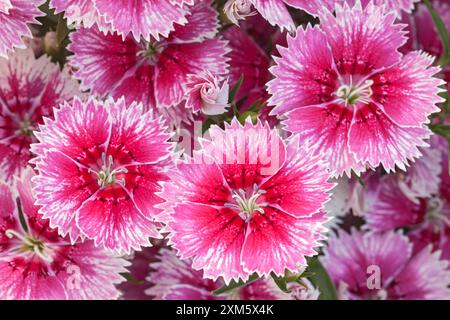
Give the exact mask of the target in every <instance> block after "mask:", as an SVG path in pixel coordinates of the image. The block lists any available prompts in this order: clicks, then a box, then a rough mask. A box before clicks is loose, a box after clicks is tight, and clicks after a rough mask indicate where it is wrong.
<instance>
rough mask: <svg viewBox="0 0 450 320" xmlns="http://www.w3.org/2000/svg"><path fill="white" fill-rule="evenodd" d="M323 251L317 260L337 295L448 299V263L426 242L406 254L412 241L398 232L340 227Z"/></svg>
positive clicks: (360, 297)
mask: <svg viewBox="0 0 450 320" xmlns="http://www.w3.org/2000/svg"><path fill="white" fill-rule="evenodd" d="M324 251H325V255H324V256H323V257H322V262H323V263H324V265H325V267H326V268H327V271H328V273H329V274H330V276H331V278H332V279H333V281H334V283H335V285H336V286H337V287H338V289H339V291H341V294H343V296H341V298H349V299H389V300H423V299H442V300H448V299H449V298H450V289H449V286H450V270H449V269H447V267H448V261H445V260H442V259H440V252H439V251H436V252H433V253H432V252H431V245H430V246H427V247H425V248H424V249H422V250H421V251H419V252H417V253H415V254H412V244H411V243H410V242H409V240H408V238H407V237H406V236H404V235H402V234H401V233H398V232H394V231H388V232H385V233H363V232H359V231H356V230H353V231H352V232H351V233H350V234H348V233H346V232H345V231H340V232H339V233H338V236H336V237H334V238H332V239H330V240H329V243H328V246H327V247H326V248H325V250H324Z"/></svg>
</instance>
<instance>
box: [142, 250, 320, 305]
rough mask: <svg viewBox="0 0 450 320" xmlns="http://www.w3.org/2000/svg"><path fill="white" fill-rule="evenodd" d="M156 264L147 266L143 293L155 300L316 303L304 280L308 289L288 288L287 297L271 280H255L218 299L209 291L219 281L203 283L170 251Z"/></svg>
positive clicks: (163, 252) (315, 294)
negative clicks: (148, 272)
mask: <svg viewBox="0 0 450 320" xmlns="http://www.w3.org/2000/svg"><path fill="white" fill-rule="evenodd" d="M157 258H158V259H159V261H158V262H154V263H151V264H150V266H151V268H152V271H151V272H150V274H149V276H148V278H147V280H148V281H149V282H150V283H152V284H153V285H152V286H151V287H150V288H149V289H148V290H147V291H146V293H147V294H148V295H150V296H152V297H153V298H154V299H156V300H223V299H227V300H228V299H233V300H291V299H296V300H316V299H317V298H318V296H319V292H318V290H317V289H315V288H314V287H312V285H310V283H309V282H308V281H307V280H305V279H304V282H305V285H307V286H308V288H305V287H303V286H300V285H298V284H295V285H292V284H291V285H290V286H289V289H290V290H291V292H290V293H284V292H282V291H281V290H280V289H279V288H278V287H277V285H276V284H275V282H274V281H273V280H272V279H271V278H268V279H259V280H256V281H254V282H251V283H250V284H248V285H246V286H243V287H239V288H237V289H235V290H233V291H231V292H227V293H225V294H222V295H220V296H217V295H214V294H213V291H214V290H216V289H219V288H220V287H221V286H222V285H223V282H222V281H220V280H219V281H216V282H214V281H212V280H209V279H203V277H202V272H201V271H196V270H194V269H192V268H191V266H190V264H191V261H190V260H180V259H179V258H178V257H177V256H176V254H175V252H174V251H173V250H168V249H162V250H161V251H160V253H159V254H158V257H157Z"/></svg>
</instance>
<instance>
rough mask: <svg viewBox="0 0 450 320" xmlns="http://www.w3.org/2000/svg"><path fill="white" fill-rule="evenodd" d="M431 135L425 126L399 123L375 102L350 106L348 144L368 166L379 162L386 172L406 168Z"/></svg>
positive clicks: (416, 156)
mask: <svg viewBox="0 0 450 320" xmlns="http://www.w3.org/2000/svg"><path fill="white" fill-rule="evenodd" d="M430 135H431V131H430V130H429V129H428V128H426V127H421V126H417V127H400V126H398V125H397V124H395V123H394V122H392V120H390V119H389V118H388V117H387V116H386V115H385V114H384V113H383V112H382V111H381V110H380V109H379V108H378V107H377V106H376V105H374V104H368V105H364V106H361V107H360V108H356V109H354V115H353V120H352V123H351V127H350V133H349V142H348V143H349V148H350V150H351V151H352V152H353V153H354V154H355V155H356V158H357V159H358V160H359V161H360V162H362V163H368V164H369V165H370V166H371V167H374V168H376V167H378V166H379V165H380V164H381V165H382V166H383V168H384V169H385V170H386V171H387V172H391V171H395V167H398V168H399V169H401V170H403V171H406V165H408V161H413V160H414V158H419V157H420V156H421V155H422V154H421V152H420V147H427V146H428V144H427V143H426V142H425V140H426V139H428V138H429V137H430Z"/></svg>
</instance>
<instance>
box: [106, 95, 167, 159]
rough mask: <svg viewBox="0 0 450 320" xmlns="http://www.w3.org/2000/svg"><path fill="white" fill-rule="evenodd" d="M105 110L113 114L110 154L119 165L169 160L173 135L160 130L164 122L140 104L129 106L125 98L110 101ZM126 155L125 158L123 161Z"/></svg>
mask: <svg viewBox="0 0 450 320" xmlns="http://www.w3.org/2000/svg"><path fill="white" fill-rule="evenodd" d="M105 109H107V110H109V113H110V115H111V121H112V123H113V125H112V126H111V135H110V137H109V145H108V154H110V155H112V156H113V158H114V159H115V160H117V161H119V162H120V163H125V164H128V165H129V164H155V163H157V162H159V161H161V160H164V159H166V158H167V155H168V154H169V151H170V149H171V144H170V143H169V142H168V140H169V138H170V136H169V135H168V134H167V133H166V132H164V131H163V130H161V128H162V127H163V122H162V120H161V119H157V120H155V119H154V117H153V114H152V113H151V112H144V108H143V106H142V105H141V104H136V103H132V104H131V105H127V104H126V102H125V100H124V99H120V100H118V101H117V102H115V101H114V100H109V101H107V102H106V106H105ZM123 155H126V158H121V156H122V157H123Z"/></svg>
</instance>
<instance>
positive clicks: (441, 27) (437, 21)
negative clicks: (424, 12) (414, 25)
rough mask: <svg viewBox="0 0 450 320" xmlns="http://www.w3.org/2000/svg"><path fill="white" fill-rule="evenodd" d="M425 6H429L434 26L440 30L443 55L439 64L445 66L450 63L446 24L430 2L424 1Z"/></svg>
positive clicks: (428, 0)
mask: <svg viewBox="0 0 450 320" xmlns="http://www.w3.org/2000/svg"><path fill="white" fill-rule="evenodd" d="M424 4H425V5H426V6H427V9H428V11H429V12H430V14H431V17H432V19H433V22H434V25H435V26H436V29H437V30H438V33H439V37H440V38H441V42H442V48H443V53H442V57H441V59H439V64H440V65H441V66H445V65H447V64H448V63H449V60H450V53H449V40H448V30H447V27H446V26H445V23H444V22H443V21H442V19H441V17H440V16H439V14H438V13H437V11H436V10H435V9H434V8H433V5H432V4H431V2H430V0H424Z"/></svg>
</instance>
